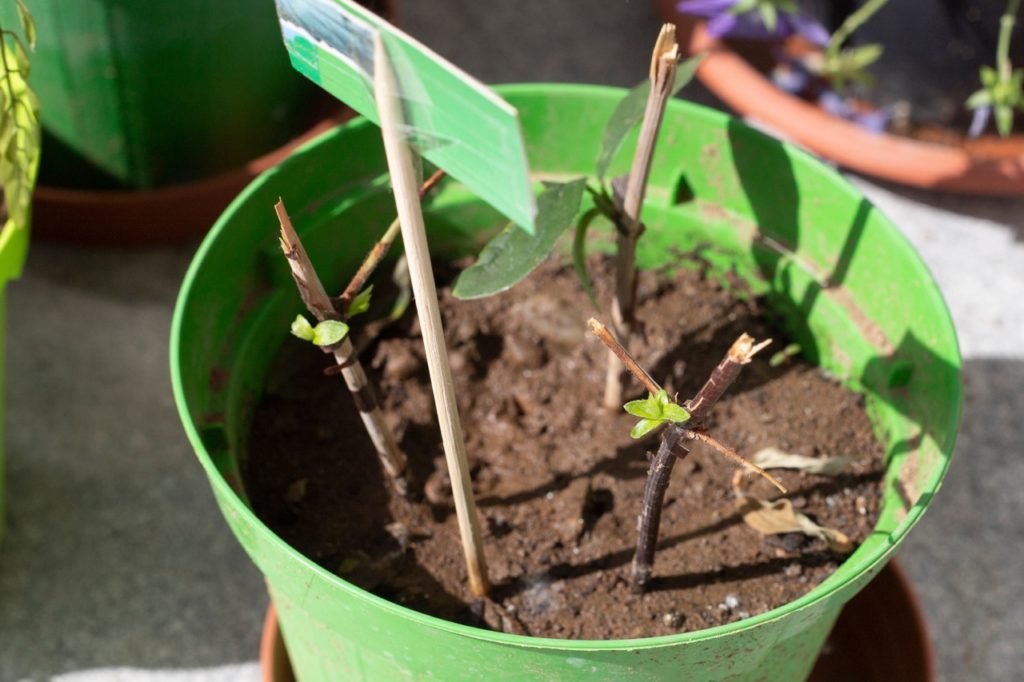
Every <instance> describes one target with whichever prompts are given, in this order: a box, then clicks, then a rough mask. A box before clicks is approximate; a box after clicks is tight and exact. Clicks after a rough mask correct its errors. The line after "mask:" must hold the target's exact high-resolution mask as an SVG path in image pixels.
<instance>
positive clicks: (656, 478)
mask: <svg viewBox="0 0 1024 682" xmlns="http://www.w3.org/2000/svg"><path fill="white" fill-rule="evenodd" d="M588 324H589V326H590V331H591V332H592V333H593V334H594V335H595V336H597V338H599V339H601V341H602V342H603V343H604V344H605V345H606V346H607V347H608V350H609V351H611V353H612V354H614V356H615V357H616V358H619V359H620V360H621V361H622V364H624V365H625V366H626V368H627V369H629V371H630V372H631V373H632V374H633V376H635V377H636V378H637V379H639V380H640V382H641V383H642V384H643V385H644V386H646V387H647V390H648V391H650V392H651V393H652V394H654V393H657V392H658V391H659V390H660V388H661V387H660V386H658V384H657V382H655V381H654V379H652V378H651V376H650V375H649V374H648V373H647V372H646V371H645V370H644V368H643V367H641V366H640V365H639V364H638V363H637V361H636V360H635V359H633V356H631V355H630V354H629V351H628V350H626V349H625V348H623V347H622V344H620V343H619V342H618V341H617V340H616V339H615V337H614V336H612V335H611V333H609V331H608V329H607V328H606V327H605V326H604V325H602V324H601V323H600V322H598V321H597V320H595V319H594V318H591V319H590V320H589V322H588ZM769 343H771V340H770V339H769V340H768V341H764V342H762V343H760V344H756V343H755V342H754V339H753V338H751V337H750V336H749V335H747V334H742V335H741V336H740V337H739V338H738V339H736V341H735V342H734V343H733V345H732V346H731V347H730V348H729V351H728V352H727V353H726V355H725V358H723V359H722V361H721V362H720V363H718V366H717V367H715V369H714V370H713V371H712V372H711V376H710V377H709V378H708V380H707V382H705V384H704V386H703V387H702V388H701V389H700V391H698V392H697V395H696V396H694V397H693V398H692V399H691V400H688V401H687V402H686V406H687V410H688V411H689V412H690V418H689V419H688V420H687V421H686V422H684V424H686V426H683V425H681V424H673V423H670V424H668V425H667V426H666V428H665V430H664V431H662V434H661V444H660V445H659V447H658V452H657V453H656V454H655V455H654V457H652V458H651V466H650V468H649V469H648V470H647V481H646V482H645V483H644V493H643V503H642V507H641V509H640V516H639V518H638V519H637V542H636V553H635V554H634V555H633V589H634V590H635V591H637V592H642V591H643V590H644V589H645V588H646V586H647V583H648V582H649V581H650V578H651V572H652V571H653V570H654V552H655V549H656V546H657V543H658V527H659V525H660V524H661V509H662V507H663V505H664V503H665V492H666V491H667V490H668V483H669V479H670V478H671V476H672V467H673V466H674V465H675V462H676V460H677V459H683V458H685V457H686V455H688V454H689V450H687V449H686V448H685V447H683V446H682V444H681V443H680V441H681V440H682V439H684V438H685V439H688V440H699V441H701V442H703V443H707V444H708V445H710V446H711V447H713V448H714V449H715V450H717V451H718V452H720V453H722V454H723V455H725V456H726V457H728V458H730V459H732V460H733V461H735V462H737V463H739V464H740V465H742V466H744V467H746V468H749V469H751V470H753V471H756V472H757V473H759V474H761V475H762V476H764V477H765V478H767V479H768V480H769V481H771V483H772V484H773V485H775V486H776V487H778V488H779V490H781V491H782V492H783V493H785V492H786V489H785V488H784V487H783V486H782V484H781V483H779V482H778V481H777V480H776V479H775V478H773V477H772V476H771V475H770V474H768V472H766V471H765V470H764V469H762V468H761V467H759V466H757V465H756V464H754V463H753V462H748V461H747V460H745V459H744V458H743V457H741V456H740V455H738V454H737V453H736V452H735V451H733V450H732V449H730V448H728V447H727V446H725V445H723V444H722V443H720V442H718V441H717V440H716V439H714V438H712V437H711V436H709V435H708V434H707V433H705V432H704V431H703V429H702V428H701V422H703V421H704V419H706V418H707V415H708V413H709V412H710V410H711V408H712V406H714V404H715V403H716V402H718V399H719V398H721V397H722V394H723V393H725V390H726V389H727V388H729V386H730V385H731V384H732V382H734V381H735V380H736V377H738V376H739V373H740V371H741V370H742V369H743V365H746V364H749V363H750V360H751V358H753V357H754V354H755V353H757V352H758V351H759V350H761V349H762V348H764V347H765V346H767V345H768V344H769ZM688 427H692V428H688Z"/></svg>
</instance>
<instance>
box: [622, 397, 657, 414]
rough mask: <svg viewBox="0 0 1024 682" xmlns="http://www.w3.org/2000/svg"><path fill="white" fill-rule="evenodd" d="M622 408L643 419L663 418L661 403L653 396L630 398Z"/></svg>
mask: <svg viewBox="0 0 1024 682" xmlns="http://www.w3.org/2000/svg"><path fill="white" fill-rule="evenodd" d="M622 409H624V410H625V411H626V412H628V413H630V414H631V415H633V416H634V417H640V418H641V419H661V405H659V404H658V401H657V400H655V399H654V398H652V397H647V398H643V399H641V400H630V401H629V402H628V403H626V404H625V405H623V406H622Z"/></svg>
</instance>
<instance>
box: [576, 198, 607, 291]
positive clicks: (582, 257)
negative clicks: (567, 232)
mask: <svg viewBox="0 0 1024 682" xmlns="http://www.w3.org/2000/svg"><path fill="white" fill-rule="evenodd" d="M599 215H601V209H599V208H592V209H590V210H589V211H587V212H586V213H584V214H583V217H582V218H580V222H579V223H577V224H576V234H574V235H573V239H572V267H573V269H575V270H576V277H577V279H579V281H580V286H582V287H583V291H585V292H587V298H589V299H590V302H591V303H592V304H593V305H594V309H595V310H598V311H600V310H601V306H599V305H598V304H597V296H596V295H594V283H593V282H592V281H591V280H590V273H589V272H587V248H586V247H587V230H588V229H589V228H590V224H591V223H593V222H594V218H596V217H597V216H599Z"/></svg>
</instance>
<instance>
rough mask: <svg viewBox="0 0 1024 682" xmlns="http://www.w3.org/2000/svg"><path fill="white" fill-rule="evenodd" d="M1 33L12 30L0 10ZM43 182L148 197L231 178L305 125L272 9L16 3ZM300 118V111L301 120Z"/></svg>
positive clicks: (8, 7)
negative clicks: (26, 16) (25, 13)
mask: <svg viewBox="0 0 1024 682" xmlns="http://www.w3.org/2000/svg"><path fill="white" fill-rule="evenodd" d="M3 4H4V5H5V8H4V13H3V17H4V19H5V25H17V24H16V23H13V22H16V16H17V15H16V13H15V11H14V2H5V3H3ZM27 4H28V6H29V9H30V10H31V11H32V13H33V15H34V16H35V20H36V26H37V31H38V39H37V46H36V51H35V54H34V55H33V56H32V85H33V87H34V88H35V90H36V92H37V93H38V95H39V99H40V102H41V109H42V122H43V127H44V129H45V131H46V138H45V141H44V145H45V149H44V157H45V158H46V161H45V163H44V165H43V176H44V184H47V185H50V186H62V187H86V186H88V187H93V188H102V189H110V188H116V187H125V188H147V187H154V186H160V185H167V184H172V183H179V182H186V181H189V180H194V179H196V178H200V177H206V176H208V175H213V174H216V173H218V172H223V171H228V170H234V169H235V168H239V167H241V166H242V165H244V164H245V163H247V162H249V161H250V160H252V159H254V158H257V157H259V156H262V155H263V154H265V153H267V152H269V151H271V150H273V149H276V148H277V147H279V146H280V145H282V144H284V143H285V142H287V141H288V140H290V139H292V137H294V136H295V135H296V134H297V133H298V132H300V130H301V129H303V128H304V127H305V126H306V125H307V124H309V123H311V121H310V120H308V119H309V114H308V108H309V104H310V101H311V100H310V97H311V96H312V95H313V94H314V93H315V88H314V87H313V86H312V84H310V83H308V82H306V80H305V79H304V78H302V77H301V76H299V75H298V74H297V73H295V72H294V70H293V69H292V68H291V66H290V64H289V61H288V56H287V54H286V52H285V50H284V47H283V46H282V44H281V32H280V28H279V27H278V21H277V14H276V12H275V11H274V3H273V2H270V0H266V1H264V2H251V1H250V0H190V1H188V2H182V1H181V0H27ZM304 112H307V113H305V114H304Z"/></svg>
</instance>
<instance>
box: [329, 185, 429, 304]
mask: <svg viewBox="0 0 1024 682" xmlns="http://www.w3.org/2000/svg"><path fill="white" fill-rule="evenodd" d="M444 175H445V173H444V171H443V170H437V171H434V174H433V175H431V176H430V177H429V178H427V179H426V181H425V182H424V183H423V184H422V185H421V186H420V200H422V199H423V197H425V196H426V195H427V192H429V191H430V190H431V189H433V188H434V187H435V186H436V185H437V183H439V182H441V180H442V179H443V178H444ZM401 231H402V224H401V223H400V222H399V221H398V218H395V219H394V220H393V221H391V224H390V225H388V229H387V231H385V232H384V236H383V237H381V238H380V239H379V240H378V241H377V243H376V244H374V245H373V248H371V249H370V253H368V254H366V258H365V259H364V260H363V263H362V265H360V266H359V269H358V270H356V274H355V275H353V276H352V280H351V281H350V282H349V283H348V286H347V287H345V291H343V292H341V296H339V297H338V298H337V299H335V301H334V304H335V308H337V310H338V313H339V314H340V315H341V316H342V317H343V318H344V317H347V316H348V307H349V306H350V305H352V300H353V299H354V298H355V297H356V296H358V295H359V292H360V291H362V290H363V287H365V286H366V282H367V281H369V279H370V277H371V276H372V275H373V273H374V271H375V270H376V269H377V266H378V265H380V263H381V261H383V260H384V257H385V256H387V255H388V251H390V250H391V245H392V244H393V243H394V241H395V239H396V238H397V237H398V235H399V234H400V233H401Z"/></svg>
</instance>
